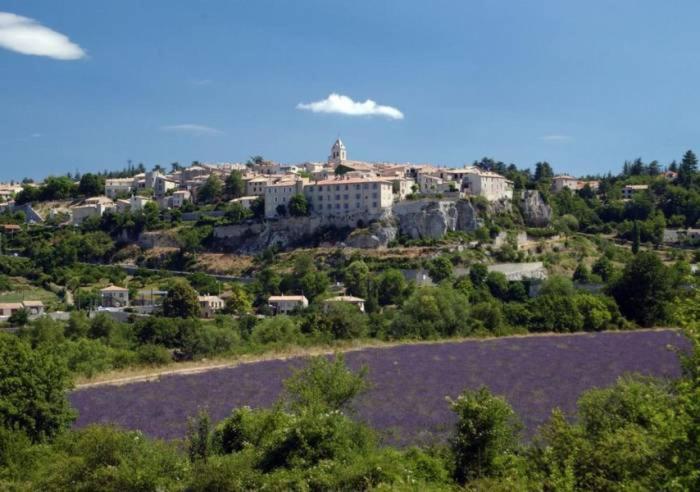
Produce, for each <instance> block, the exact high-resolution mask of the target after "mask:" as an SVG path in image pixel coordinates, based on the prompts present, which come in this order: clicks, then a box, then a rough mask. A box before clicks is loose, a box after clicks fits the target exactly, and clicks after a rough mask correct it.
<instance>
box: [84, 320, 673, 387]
mask: <svg viewBox="0 0 700 492" xmlns="http://www.w3.org/2000/svg"><path fill="white" fill-rule="evenodd" d="M669 330H671V331H678V329H677V328H644V329H638V330H634V331H669ZM596 333H600V332H585V331H584V332H577V333H551V332H545V333H527V334H522V335H508V336H504V337H484V338H475V337H465V338H451V339H442V340H428V341H424V340H421V341H409V342H406V341H404V342H382V341H379V340H377V341H367V340H365V341H362V342H356V343H352V344H350V345H345V346H337V347H328V346H323V347H295V348H291V349H289V350H288V351H285V352H270V353H267V354H262V355H244V356H241V357H238V358H236V359H233V360H226V359H222V360H220V361H217V362H212V361H198V362H192V363H181V364H180V365H186V367H179V368H175V369H167V368H153V369H148V368H139V369H137V370H132V371H120V372H116V373H106V374H103V375H101V377H102V378H104V379H99V378H100V376H98V379H97V380H87V381H84V382H81V380H78V382H77V383H76V385H75V389H86V388H92V387H96V386H108V385H113V386H119V385H124V384H130V383H139V382H145V381H156V380H158V379H159V378H160V377H163V376H173V375H187V374H199V373H203V372H207V371H215V370H217V369H228V368H232V367H236V366H239V365H242V364H255V363H256V362H264V361H268V360H287V359H292V358H296V357H313V356H319V355H331V354H334V353H348V352H356V351H360V350H367V349H373V348H374V349H386V348H392V347H397V346H399V345H433V344H440V343H462V342H467V341H472V342H487V341H493V340H497V339H498V340H501V339H509V338H525V337H527V338H535V337H552V336H557V337H574V336H592V335H595V334H596ZM604 333H610V334H615V333H629V330H625V331H608V332H604Z"/></svg>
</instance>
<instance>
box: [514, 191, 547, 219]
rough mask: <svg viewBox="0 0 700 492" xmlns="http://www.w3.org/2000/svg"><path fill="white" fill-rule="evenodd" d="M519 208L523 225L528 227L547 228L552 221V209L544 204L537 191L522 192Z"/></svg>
mask: <svg viewBox="0 0 700 492" xmlns="http://www.w3.org/2000/svg"><path fill="white" fill-rule="evenodd" d="M520 208H521V210H522V212H523V219H524V220H525V224H527V225H529V226H530V227H547V226H548V225H549V224H550V222H551V220H552V207H550V206H549V205H547V204H546V203H545V202H544V200H543V199H542V195H541V194H540V192H539V191H537V190H525V191H523V194H522V197H521V201H520Z"/></svg>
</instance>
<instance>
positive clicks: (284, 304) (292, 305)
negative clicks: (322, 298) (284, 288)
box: [267, 296, 309, 314]
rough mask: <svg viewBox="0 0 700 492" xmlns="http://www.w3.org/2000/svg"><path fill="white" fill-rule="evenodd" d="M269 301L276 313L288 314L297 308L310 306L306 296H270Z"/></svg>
mask: <svg viewBox="0 0 700 492" xmlns="http://www.w3.org/2000/svg"><path fill="white" fill-rule="evenodd" d="M267 303H268V304H269V306H270V307H271V308H272V309H274V311H275V314H287V313H289V312H291V311H294V310H296V309H305V308H307V307H309V300H308V299H307V298H306V296H270V298H269V299H268V300H267Z"/></svg>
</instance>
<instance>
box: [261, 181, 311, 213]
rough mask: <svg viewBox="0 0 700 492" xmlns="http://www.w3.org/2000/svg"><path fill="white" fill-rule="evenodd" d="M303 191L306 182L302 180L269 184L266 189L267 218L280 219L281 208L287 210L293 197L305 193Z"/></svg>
mask: <svg viewBox="0 0 700 492" xmlns="http://www.w3.org/2000/svg"><path fill="white" fill-rule="evenodd" d="M303 191H304V180H302V179H296V180H294V181H278V182H277V183H272V184H268V185H267V187H266V188H265V218H267V219H273V218H275V217H278V216H279V215H280V214H279V212H278V210H279V208H280V207H284V209H285V210H286V209H287V207H288V205H289V201H290V200H291V199H292V197H293V196H294V195H297V194H300V193H303Z"/></svg>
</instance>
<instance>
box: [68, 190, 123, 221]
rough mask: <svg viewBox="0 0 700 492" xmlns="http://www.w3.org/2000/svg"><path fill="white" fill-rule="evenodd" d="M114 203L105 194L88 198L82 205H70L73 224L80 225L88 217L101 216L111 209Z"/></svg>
mask: <svg viewBox="0 0 700 492" xmlns="http://www.w3.org/2000/svg"><path fill="white" fill-rule="evenodd" d="M114 207H115V203H114V202H113V201H112V199H110V198H108V197H106V196H96V197H93V198H88V199H87V200H85V201H84V202H83V204H82V205H79V206H76V207H72V208H71V212H72V214H73V224H74V225H80V224H82V223H83V221H84V220H85V219H87V218H88V217H102V215H103V214H104V213H105V212H106V211H107V210H112V209H113V208H114Z"/></svg>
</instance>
